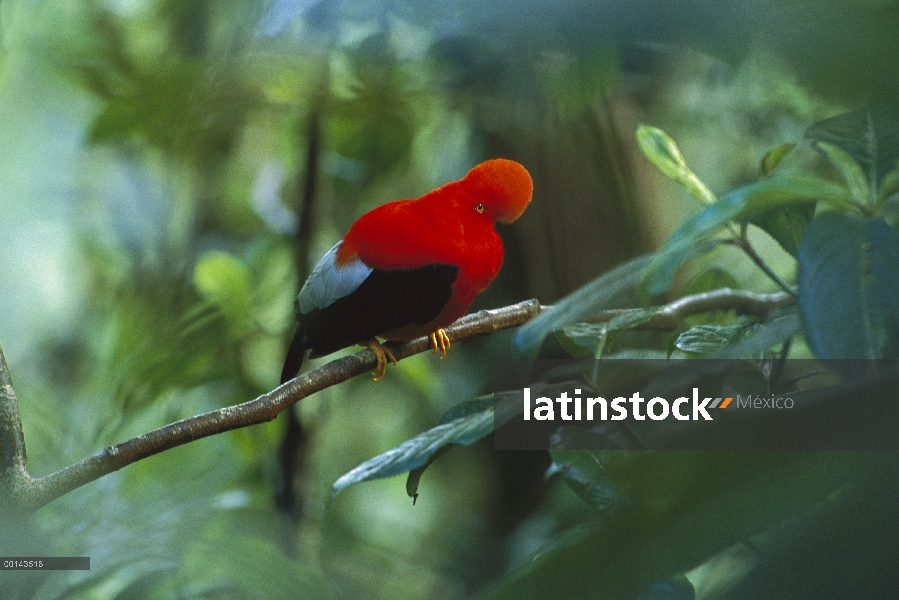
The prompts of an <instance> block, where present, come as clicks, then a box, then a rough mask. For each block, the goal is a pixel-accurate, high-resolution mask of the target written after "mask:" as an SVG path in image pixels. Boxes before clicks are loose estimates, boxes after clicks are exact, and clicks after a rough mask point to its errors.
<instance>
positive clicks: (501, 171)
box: [463, 158, 534, 223]
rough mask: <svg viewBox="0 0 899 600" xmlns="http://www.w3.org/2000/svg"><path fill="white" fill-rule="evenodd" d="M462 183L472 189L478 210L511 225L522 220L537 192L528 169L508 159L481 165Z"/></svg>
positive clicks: (497, 159) (498, 159) (496, 159)
mask: <svg viewBox="0 0 899 600" xmlns="http://www.w3.org/2000/svg"><path fill="white" fill-rule="evenodd" d="M463 181H464V182H466V183H468V184H469V185H470V186H471V190H472V192H473V194H474V196H475V198H476V200H477V202H478V203H479V204H477V206H479V207H481V210H483V212H485V213H487V214H488V215H489V216H490V217H491V218H493V220H494V221H499V222H500V223H511V222H512V221H514V220H515V219H517V218H518V217H520V216H521V213H523V212H524V209H525V208H527V206H528V203H529V202H530V201H531V194H532V193H533V191H534V183H533V181H531V176H530V174H529V173H528V171H527V169H525V168H524V167H523V166H521V165H520V164H518V163H517V162H515V161H514V160H507V159H505V158H494V159H492V160H488V161H486V162H482V163H481V164H479V165H477V166H476V167H474V168H473V169H472V170H471V171H469V172H468V175H466V176H465V178H464V179H463Z"/></svg>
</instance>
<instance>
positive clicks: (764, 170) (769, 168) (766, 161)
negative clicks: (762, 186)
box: [759, 143, 796, 177]
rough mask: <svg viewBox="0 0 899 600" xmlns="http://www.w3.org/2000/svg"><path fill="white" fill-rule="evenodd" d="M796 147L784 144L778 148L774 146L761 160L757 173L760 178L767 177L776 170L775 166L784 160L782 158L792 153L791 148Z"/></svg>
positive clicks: (791, 144)
mask: <svg viewBox="0 0 899 600" xmlns="http://www.w3.org/2000/svg"><path fill="white" fill-rule="evenodd" d="M795 147H796V144H793V143H786V144H781V145H779V146H775V147H774V148H772V149H771V150H769V151H768V153H767V154H766V155H765V156H764V157H763V158H762V164H761V165H760V167H759V172H760V173H761V175H762V177H768V176H769V175H771V173H773V172H774V170H775V169H776V168H777V165H779V164H780V161H782V160H783V159H784V157H785V156H786V155H787V154H789V153H790V152H792V151H793V148H795Z"/></svg>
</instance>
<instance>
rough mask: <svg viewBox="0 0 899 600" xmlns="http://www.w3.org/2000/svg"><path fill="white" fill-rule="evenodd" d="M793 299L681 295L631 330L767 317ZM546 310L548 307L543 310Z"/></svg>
mask: <svg viewBox="0 0 899 600" xmlns="http://www.w3.org/2000/svg"><path fill="white" fill-rule="evenodd" d="M793 302H794V299H793V297H792V296H791V295H789V294H787V293H786V292H777V293H774V294H757V293H755V292H747V291H743V290H732V289H730V288H721V289H718V290H714V291H711V292H704V293H701V294H693V295H692V296H684V297H683V298H678V299H677V300H674V301H673V302H669V303H668V304H666V305H665V306H663V307H661V308H659V309H658V310H657V311H656V312H655V313H653V315H652V316H651V317H650V318H649V319H648V320H646V321H644V322H643V323H640V324H638V325H635V326H633V327H631V328H630V329H641V330H662V331H670V330H673V329H677V328H678V327H680V326H681V323H682V321H683V320H684V318H685V317H689V316H690V315H697V314H701V313H705V312H710V311H713V310H731V309H733V310H736V311H737V312H739V313H742V314H749V315H758V316H766V315H768V314H769V313H770V312H771V311H773V310H776V309H778V308H780V307H782V306H786V305H788V304H792V303H793ZM543 308H544V309H548V308H550V307H547V306H545V307H543ZM642 310H643V309H640V308H621V309H614V310H604V311H602V312H600V313H599V314H597V315H596V316H595V317H593V318H591V319H588V321H589V322H590V323H606V322H608V321H611V320H612V319H614V318H615V317H618V316H620V315H623V314H628V313H634V312H639V311H642Z"/></svg>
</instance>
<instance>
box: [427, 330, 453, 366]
mask: <svg viewBox="0 0 899 600" xmlns="http://www.w3.org/2000/svg"><path fill="white" fill-rule="evenodd" d="M428 337H429V338H431V348H433V349H434V352H433V354H437V350H440V353H441V354H442V356H441V357H440V360H443V359H444V358H446V351H447V350H448V349H449V347H450V339H449V336H448V335H446V332H445V331H444V330H443V329H438V330H437V331H435V332H434V333H432V334H431V335H429V336H428Z"/></svg>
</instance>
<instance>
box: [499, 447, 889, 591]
mask: <svg viewBox="0 0 899 600" xmlns="http://www.w3.org/2000/svg"><path fill="white" fill-rule="evenodd" d="M590 454H591V455H592V456H594V457H596V458H599V457H603V460H604V459H605V457H608V458H609V459H611V458H612V457H615V456H616V455H617V457H618V458H616V460H617V462H619V463H621V465H622V467H624V466H627V464H626V463H628V462H631V463H632V464H631V465H630V466H629V468H620V469H617V468H616V469H614V470H612V471H611V472H609V471H605V472H603V471H602V470H595V471H594V470H591V469H588V468H582V469H581V470H580V475H581V476H583V477H586V478H587V479H588V480H589V478H590V474H591V473H596V475H595V477H594V480H595V483H597V484H601V485H607V486H608V485H611V486H613V487H614V489H615V490H616V491H620V492H621V493H622V495H623V497H624V498H626V499H627V506H626V507H625V508H624V509H623V510H618V511H616V512H614V513H609V512H604V513H603V518H602V519H601V520H599V521H598V522H597V523H596V524H595V526H593V527H590V528H583V529H582V530H580V531H578V532H575V534H573V535H570V536H568V537H567V539H566V540H565V542H564V543H561V544H557V545H555V546H554V547H552V548H550V549H548V550H547V551H545V552H544V553H542V554H540V555H538V556H537V557H536V558H535V559H534V560H533V561H531V562H530V563H529V564H527V565H526V566H524V567H522V568H521V569H519V570H518V571H517V572H515V573H513V574H512V576H511V577H509V578H507V579H505V580H504V581H502V582H500V583H499V584H498V585H496V586H494V587H493V588H491V589H489V590H487V591H486V593H484V594H483V595H482V596H481V597H482V598H491V599H496V600H499V599H506V598H508V599H513V598H514V599H515V600H520V599H524V598H595V599H612V598H622V597H628V596H629V595H631V594H635V593H637V592H639V591H640V590H645V589H648V588H649V587H650V586H652V585H653V584H655V583H656V582H659V581H663V580H665V579H666V578H668V577H671V576H672V575H673V574H675V573H678V572H684V571H686V570H689V569H691V568H693V567H695V566H697V565H698V564H700V563H701V562H703V561H704V560H707V559H708V558H710V557H711V556H712V555H714V554H716V553H718V552H720V551H721V550H723V549H725V548H727V547H729V546H731V545H732V544H735V543H737V542H741V541H744V540H746V538H747V537H748V536H751V535H753V534H756V533H760V532H763V531H765V530H767V529H769V528H771V527H773V526H776V525H777V524H779V523H781V522H783V521H784V520H785V519H788V518H790V517H792V516H794V515H797V514H802V513H804V512H805V511H808V510H809V509H810V508H811V507H813V506H815V505H817V504H818V503H820V502H824V501H826V499H827V498H828V496H830V495H831V494H832V493H833V492H834V491H836V490H838V489H841V487H843V486H845V485H846V484H851V483H852V482H865V481H868V479H869V478H870V477H872V476H882V473H880V472H877V473H873V472H872V471H873V470H875V469H880V471H884V470H885V469H886V468H887V467H885V465H889V464H891V459H890V458H889V456H886V455H884V456H882V457H881V458H880V460H879V461H878V460H874V458H875V457H870V456H868V455H861V454H859V453H837V452H772V451H768V452H753V453H750V454H747V453H745V452H723V451H722V452H683V451H659V452H625V451H615V452H613V451H606V452H604V453H594V452H591V453H590ZM628 457H630V460H628ZM568 458H569V457H567V456H566V459H568ZM874 462H877V465H876V467H875V466H874V465H873V463H874ZM579 464H580V465H581V466H583V465H584V462H583V461H579Z"/></svg>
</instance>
